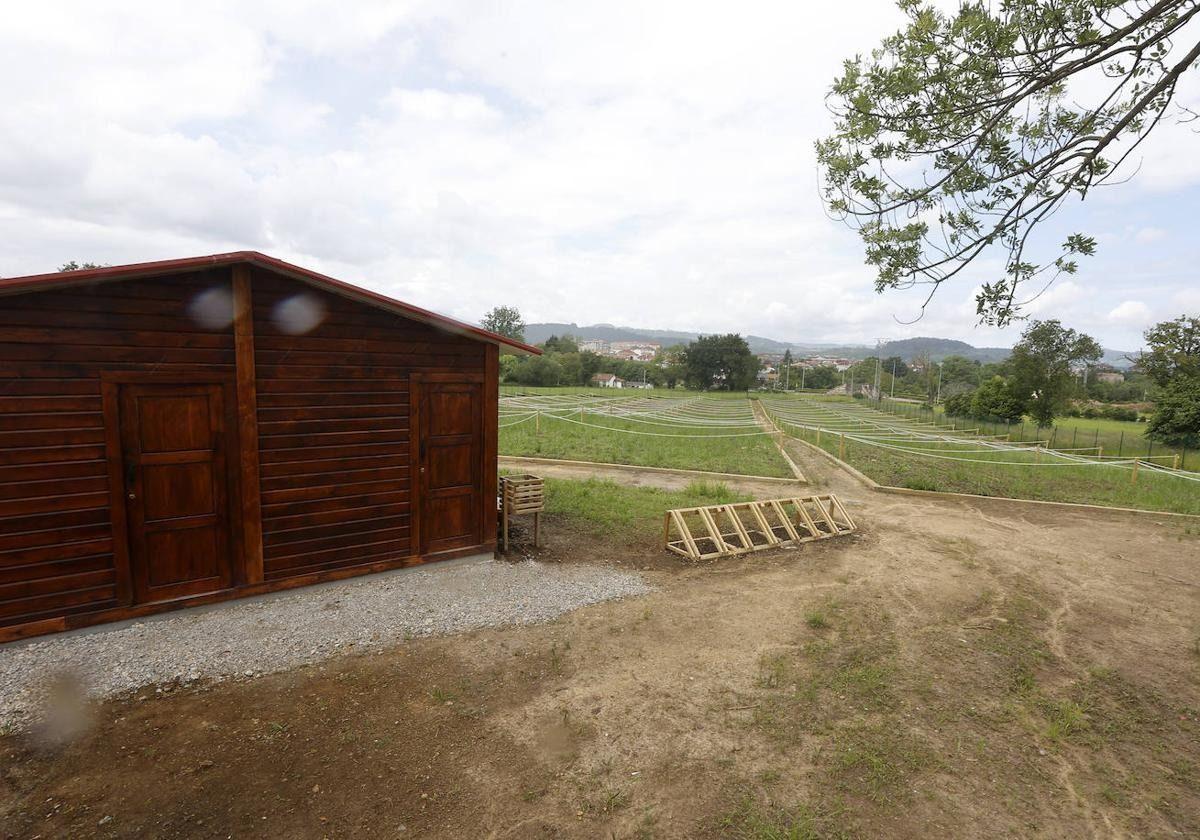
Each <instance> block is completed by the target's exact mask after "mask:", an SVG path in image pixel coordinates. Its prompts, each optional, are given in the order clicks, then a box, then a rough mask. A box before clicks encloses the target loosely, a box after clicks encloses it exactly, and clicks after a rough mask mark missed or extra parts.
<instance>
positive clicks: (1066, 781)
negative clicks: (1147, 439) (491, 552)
mask: <svg viewBox="0 0 1200 840" xmlns="http://www.w3.org/2000/svg"><path fill="white" fill-rule="evenodd" d="M795 457H796V459H797V461H799V462H800V464H801V466H802V468H803V469H804V471H805V473H806V474H807V475H809V477H810V479H811V480H812V482H813V483H812V485H810V486H812V487H815V488H817V489H818V490H834V491H835V492H838V493H840V494H842V495H843V496H845V497H846V498H847V500H848V501H850V502H851V503H852V504H853V505H854V507H855V514H856V518H857V519H858V520H859V522H860V525H861V526H862V528H863V532H862V534H861V535H859V536H856V537H853V538H844V539H841V540H837V541H834V540H831V541H828V542H825V543H818V544H812V545H809V546H805V547H803V548H801V549H797V550H792V551H781V552H775V553H771V554H763V555H758V556H754V557H749V558H743V559H741V560H735V561H728V562H722V563H720V564H717V565H712V566H704V567H698V568H683V567H677V568H672V569H670V570H668V571H654V572H648V573H647V577H648V578H649V579H650V581H651V582H652V583H654V584H655V585H656V586H658V587H659V591H657V592H656V593H654V594H652V595H650V596H647V597H644V598H638V599H634V600H629V601H624V602H619V603H615V604H605V605H598V606H594V607H589V608H586V609H583V610H580V611H578V612H576V613H573V614H571V615H568V616H566V617H564V618H562V619H560V620H558V621H556V622H554V623H552V624H549V625H544V626H539V627H530V628H513V629H506V630H495V631H481V632H477V633H472V634H469V635H466V636H460V637H454V638H448V639H442V640H434V641H419V642H411V643H407V644H405V645H403V646H400V647H398V648H396V649H395V650H393V651H390V652H386V653H383V654H379V655H372V656H369V657H344V658H342V659H338V660H334V661H331V662H330V663H328V664H327V665H325V666H313V667H308V668H304V669H300V670H297V671H294V672H290V673H288V674H282V675H276V676H272V677H268V678H264V679H261V680H255V681H251V682H247V683H243V684H239V685H223V686H218V687H214V688H212V689H211V690H199V691H196V690H184V691H178V692H174V693H170V694H169V695H168V696H165V697H162V698H154V697H150V698H149V699H146V700H144V701H139V700H138V699H136V698H132V699H130V700H128V701H122V702H116V703H111V704H108V705H106V706H105V707H103V708H102V709H101V710H100V711H99V713H98V723H97V725H96V726H95V727H94V729H93V730H92V731H91V732H90V734H88V735H87V736H85V737H84V738H82V739H81V740H79V741H77V742H76V743H74V744H72V745H70V746H68V747H66V748H65V749H63V750H62V751H61V752H55V751H51V750H39V749H38V748H36V747H35V746H34V745H32V744H29V743H26V742H23V741H17V740H16V739H12V738H10V739H6V740H7V743H6V742H3V741H0V761H3V762H4V768H5V769H4V770H3V776H2V777H0V778H2V779H3V781H2V782H0V785H2V786H0V825H2V826H4V829H3V830H4V831H6V832H11V835H12V836H19V837H26V836H33V835H36V834H41V835H42V836H108V835H112V836H138V835H141V836H146V835H156V836H170V837H173V836H179V837H193V836H195V837H200V836H220V837H224V836H226V835H228V834H234V835H236V836H284V835H286V836H295V837H325V836H329V837H339V836H350V835H354V836H378V837H396V836H401V837H404V836H435V837H463V836H481V837H497V838H500V837H514V838H517V837H519V838H542V837H581V838H583V837H587V838H591V837H600V836H603V837H618V838H625V837H707V836H713V837H715V836H755V835H754V834H753V833H752V832H753V831H754V830H759V829H761V827H762V826H765V825H775V826H779V825H788V824H790V825H794V826H800V827H803V828H804V829H805V830H809V829H811V830H812V832H813V834H812V836H844V835H849V836H855V835H857V836H912V837H926V836H1043V837H1078V836H1086V835H1093V836H1114V837H1115V836H1138V835H1141V836H1145V835H1156V836H1195V835H1197V834H1198V833H1200V528H1197V527H1195V526H1194V525H1192V524H1189V523H1188V522H1186V521H1181V520H1159V519H1157V518H1154V517H1141V516H1133V515H1125V514H1104V513H1094V512H1089V511H1070V510H1063V509H1056V508H1048V507H1043V506H1034V505H1028V506H1022V505H1019V504H1014V503H1011V502H1003V501H999V500H997V501H992V500H978V501H975V500H969V501H933V500H926V499H920V498H916V497H911V498H910V497H901V496H887V495H882V494H875V493H871V492H869V491H867V490H865V489H864V488H862V487H861V485H858V484H857V482H854V481H853V480H852V479H850V478H849V477H847V476H845V475H842V474H840V473H839V471H837V470H836V468H835V467H833V465H831V464H830V463H829V462H827V461H824V459H819V458H817V457H815V456H812V455H810V454H806V453H805V452H803V451H796V452H795ZM537 471H538V472H540V473H542V474H544V475H558V476H562V477H567V476H566V475H564V473H562V472H561V471H558V470H557V468H555V470H551V469H548V468H546V467H545V466H544V465H541V464H539V468H538V470H537ZM611 472H613V473H620V475H621V476H623V478H618V477H617V476H615V475H614V476H612V477H613V478H614V479H615V480H618V481H620V480H629V481H632V482H634V483H647V484H658V483H660V482H667V481H678V480H681V479H675V478H674V477H671V476H664V475H663V474H662V473H651V472H646V473H645V474H637V473H632V474H631V473H628V472H625V471H616V470H613V471H611ZM572 477H573V476H572ZM684 483H686V481H685V482H684ZM744 487H745V489H747V490H748V491H750V492H759V491H764V492H765V493H768V494H778V489H779V488H778V485H775V484H773V483H772V486H771V487H769V488H768V487H759V488H753V487H752V485H751V484H746V485H744ZM566 527H567V526H566V524H565V523H555V522H551V523H550V527H549V528H548V531H549V533H550V542H549V545H548V548H547V550H546V552H545V557H546V558H547V559H560V560H562V561H564V562H599V563H614V564H619V565H623V566H634V567H640V566H642V565H644V564H645V561H646V558H649V557H651V556H655V557H657V553H656V550H655V549H654V547H652V546H647V547H645V549H644V550H643V553H642V554H641V555H639V554H638V552H636V551H634V552H630V553H622V554H621V555H620V556H613V554H612V551H611V549H609V548H607V547H606V546H604V545H599V544H595V543H588V542H586V541H583V540H581V539H580V538H579V537H578V535H574V534H570V533H567V532H566V531H565V529H566ZM106 817H107V818H109V819H107V820H106V819H105V818H106ZM400 826H403V829H401V828H400ZM763 836H766V835H765V834H763ZM796 836H810V835H804V834H799V833H798V834H797V835H796Z"/></svg>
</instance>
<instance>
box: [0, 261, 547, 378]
mask: <svg viewBox="0 0 1200 840" xmlns="http://www.w3.org/2000/svg"><path fill="white" fill-rule="evenodd" d="M238 263H249V264H251V265H256V266H259V267H261V268H265V269H268V270H270V271H274V272H276V273H277V274H283V275H286V276H288V277H291V278H293V279H295V280H300V281H302V282H304V283H308V284H310V285H312V286H316V287H317V288H320V289H325V290H326V291H329V292H332V293H333V294H337V295H341V296H342V297H346V298H349V299H351V300H357V301H360V302H361V303H365V304H367V305H369V306H374V307H377V308H379V309H384V310H387V311H388V312H392V313H394V314H396V315H401V316H403V317H405V318H412V319H413V320H415V321H421V322H422V323H426V324H429V325H431V326H435V327H439V328H441V329H444V330H448V331H450V332H453V333H457V334H458V335H463V336H466V337H467V338H474V339H477V340H479V341H489V342H491V343H493V344H497V345H503V346H504V347H509V348H511V349H513V350H516V351H517V352H519V353H532V354H534V355H541V352H542V351H541V350H540V349H538V348H537V347H534V346H532V345H530V344H525V343H524V342H521V341H515V340H513V339H511V338H508V337H506V336H503V335H500V334H498V333H494V332H490V331H488V330H485V329H483V328H482V327H476V326H474V325H472V324H467V323H464V322H462V321H456V320H455V319H453V318H448V317H446V316H445V315H439V314H438V313H436V312H430V311H429V310H428V309H421V308H420V307H419V306H413V305H412V304H409V303H404V302H403V301H400V300H395V299H393V298H390V297H387V296H386V295H381V294H379V293H378V292H372V291H371V290H370V289H364V288H362V287H361V286H355V285H352V284H350V283H346V282H343V281H341V280H337V279H335V278H333V277H329V276H327V275H324V274H320V273H318V272H316V271H310V270H309V269H307V268H301V267H300V266H298V265H292V264H291V263H287V262H284V261H283V260H278V259H276V258H275V257H269V256H267V255H266V254H260V253H259V252H258V251H233V252H231V253H228V254H211V255H209V256H206V257H185V258H182V259H176V260H158V261H156V262H146V263H134V264H132V265H114V266H106V267H104V268H85V269H79V270H78V271H56V272H54V273H53V274H32V275H29V276H28V277H5V278H0V296H3V295H10V294H21V293H22V292H34V291H43V290H46V289H55V288H61V287H67V286H80V285H87V284H91V283H106V282H116V281H120V280H128V279H132V278H134V277H151V276H155V275H160V274H176V273H179V272H183V271H195V270H197V269H203V268H219V267H222V266H227V265H235V264H238Z"/></svg>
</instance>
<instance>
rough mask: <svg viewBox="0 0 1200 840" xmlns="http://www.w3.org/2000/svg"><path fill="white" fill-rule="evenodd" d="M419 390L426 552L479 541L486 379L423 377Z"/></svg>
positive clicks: (421, 504)
mask: <svg viewBox="0 0 1200 840" xmlns="http://www.w3.org/2000/svg"><path fill="white" fill-rule="evenodd" d="M418 394H419V399H420V408H419V413H418V418H419V419H418V426H419V430H418V442H419V446H418V473H419V481H418V483H417V487H418V492H419V493H420V494H421V498H420V501H419V503H418V508H419V511H420V514H419V515H420V517H421V521H420V526H419V533H420V541H421V554H436V553H437V552H439V551H449V550H451V549H455V548H466V547H468V546H473V545H479V544H480V543H482V542H483V541H484V540H483V535H482V534H481V533H480V531H481V527H482V523H481V519H480V512H481V503H482V497H483V469H482V451H483V450H482V446H483V384H482V383H480V382H459V381H441V380H439V381H422V382H421V383H420V384H419V386H418Z"/></svg>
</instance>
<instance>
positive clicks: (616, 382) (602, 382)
mask: <svg viewBox="0 0 1200 840" xmlns="http://www.w3.org/2000/svg"><path fill="white" fill-rule="evenodd" d="M592 384H593V385H595V386H597V387H599V388H624V387H625V380H624V379H622V378H621V377H619V376H617V375H616V374H613V373H594V374H592Z"/></svg>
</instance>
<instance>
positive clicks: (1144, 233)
mask: <svg viewBox="0 0 1200 840" xmlns="http://www.w3.org/2000/svg"><path fill="white" fill-rule="evenodd" d="M1166 238H1167V232H1166V231H1165V230H1163V229H1162V228H1159V227H1144V228H1141V229H1140V230H1138V232H1137V233H1135V234H1134V235H1133V241H1134V242H1136V243H1137V244H1138V245H1149V244H1150V243H1152V242H1160V241H1162V240H1163V239H1166Z"/></svg>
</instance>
